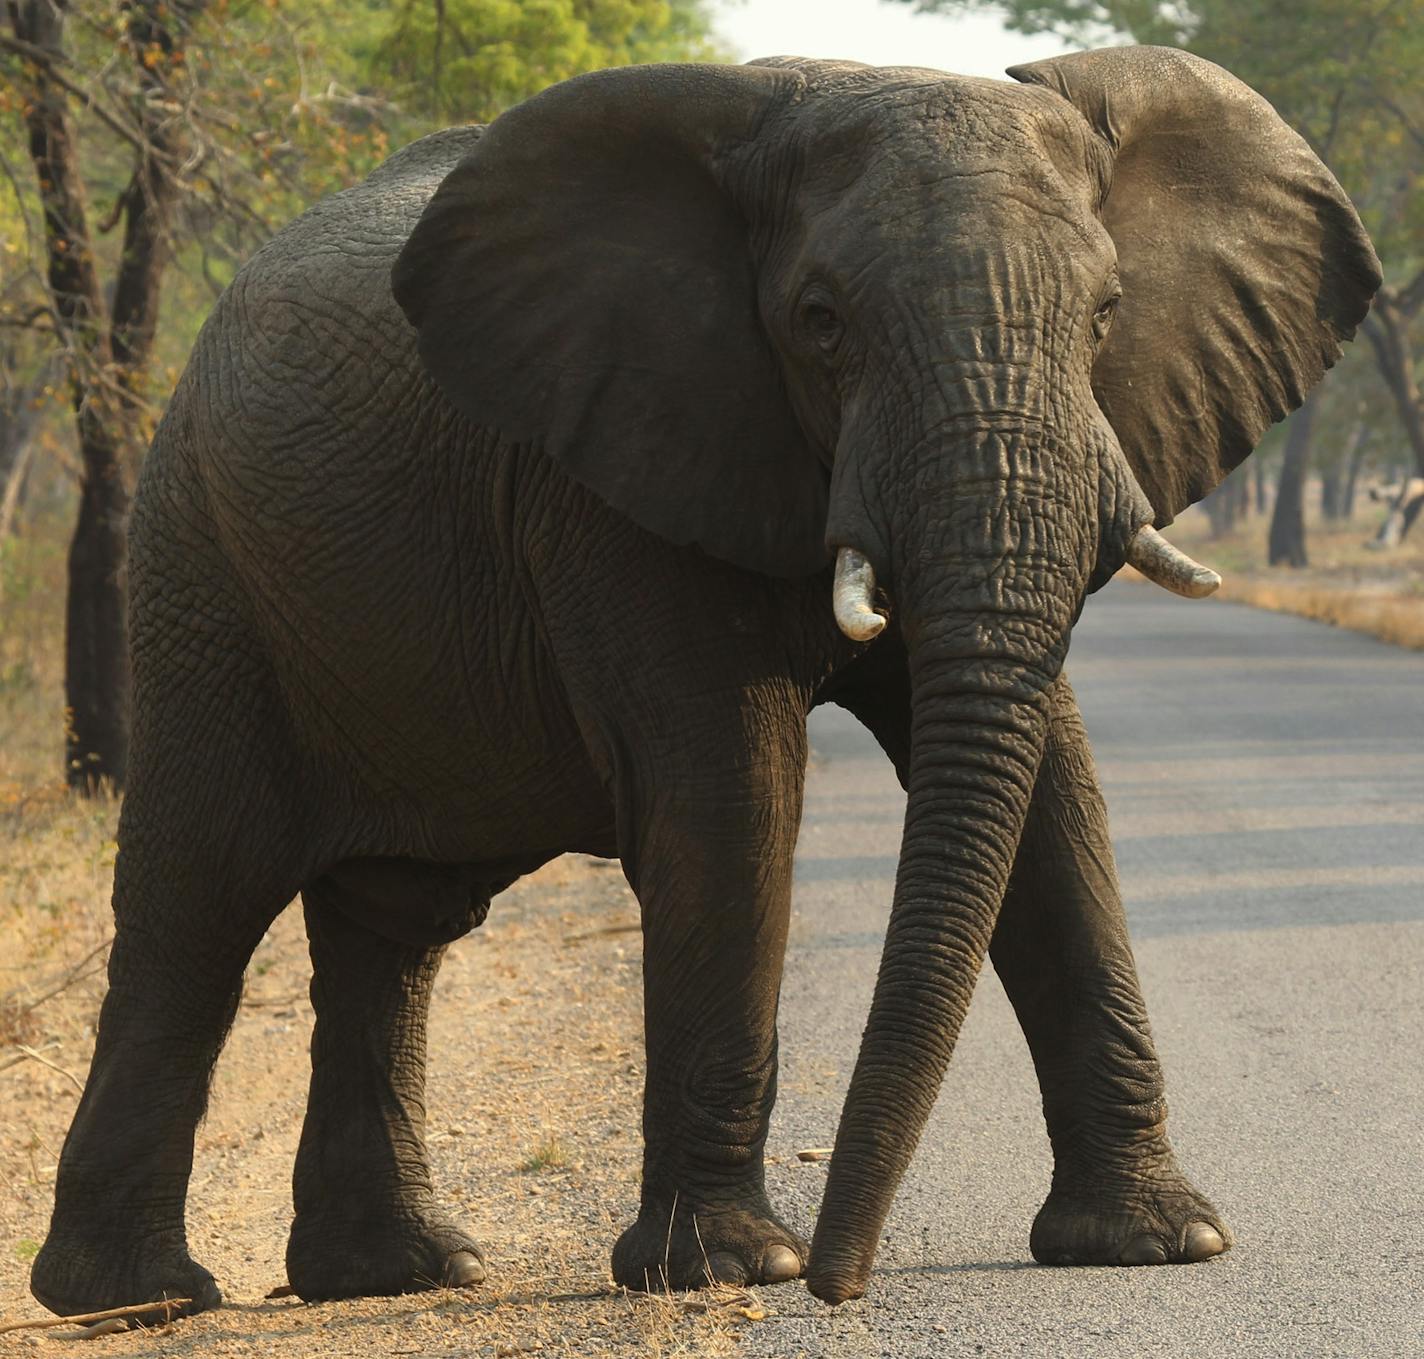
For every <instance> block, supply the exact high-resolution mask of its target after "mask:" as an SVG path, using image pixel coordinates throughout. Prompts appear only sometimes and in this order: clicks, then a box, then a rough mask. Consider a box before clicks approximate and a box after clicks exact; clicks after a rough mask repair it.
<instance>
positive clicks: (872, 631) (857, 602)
mask: <svg viewBox="0 0 1424 1359" xmlns="http://www.w3.org/2000/svg"><path fill="white" fill-rule="evenodd" d="M874 597H875V568H874V567H873V566H871V564H870V563H869V562H868V561H867V560H866V559H865V557H864V556H862V555H861V554H860V553H859V552H857V551H856V550H855V548H853V547H843V548H841V550H840V551H839V552H837V553H836V584H835V590H834V593H833V596H832V598H833V599H834V601H835V610H836V622H837V623H838V624H839V625H840V629H841V631H842V632H843V633H845V635H846V636H847V637H849V638H850V639H851V641H852V642H868V641H870V639H871V638H872V637H878V636H879V635H880V632H881V629H883V628H884V626H885V615H884V614H883V613H876V611H875V610H874V608H872V607H871V602H870V601H871V600H872V599H873V598H874Z"/></svg>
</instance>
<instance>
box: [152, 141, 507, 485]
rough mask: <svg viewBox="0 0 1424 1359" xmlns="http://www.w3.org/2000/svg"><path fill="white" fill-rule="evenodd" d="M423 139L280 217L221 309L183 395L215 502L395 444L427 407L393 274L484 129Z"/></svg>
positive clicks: (429, 400) (427, 387)
mask: <svg viewBox="0 0 1424 1359" xmlns="http://www.w3.org/2000/svg"><path fill="white" fill-rule="evenodd" d="M480 132H481V129H480V128H478V127H468V128H454V129H450V130H447V131H445V132H440V133H436V134H434V135H433V136H430V137H425V138H422V139H421V140H420V141H418V142H415V143H413V144H412V145H411V146H408V147H406V148H404V149H403V150H402V151H399V152H397V153H396V155H394V156H392V157H391V158H390V160H388V161H386V162H385V164H383V165H382V166H380V167H379V168H378V169H377V170H375V171H374V172H373V173H372V174H371V175H370V176H369V177H368V178H367V179H366V180H365V181H363V182H362V183H361V184H359V185H356V186H355V187H354V188H351V189H348V190H345V191H343V192H341V193H337V194H333V195H331V196H330V197H329V198H326V199H323V200H322V201H321V202H320V203H318V204H316V205H315V206H314V207H312V208H311V209H309V210H308V211H307V212H305V213H303V214H302V215H301V216H300V217H298V218H297V219H296V220H295V221H293V222H292V223H290V224H289V225H288V226H286V227H285V228H283V229H282V230H281V231H280V232H278V233H277V235H276V236H274V237H273V238H272V240H271V241H270V242H268V244H267V245H266V246H264V247H263V248H262V249H261V250H259V251H258V252H257V253H256V254H255V255H254V256H253V257H252V259H251V260H249V261H248V262H247V264H246V265H244V266H243V268H242V269H241V270H240V271H239V273H238V275H237V277H236V278H235V279H234V280H233V282H232V285H231V286H230V287H229V288H228V289H227V291H226V292H225V293H224V294H223V296H222V297H221V298H220V299H219V301H218V303H217V304H216V306H215V307H214V309H213V313H212V315H211V316H210V317H209V319H208V322H207V324H206V325H205V326H204V328H203V332H202V334H201V335H200V336H199V339H198V343H197V345H196V346H195V348H194V351H193V356H192V358H191V359H190V361H189V368H188V372H187V373H186V374H185V376H184V381H183V383H182V384H180V390H179V391H178V393H176V394H175V401H176V402H178V403H180V404H181V405H182V407H183V411H182V414H183V417H184V423H185V425H186V427H187V429H188V430H189V432H190V436H191V437H190V438H189V439H188V440H187V441H186V442H187V443H188V444H189V447H190V448H191V450H193V452H194V454H195V456H196V458H197V459H198V463H199V466H198V468H197V470H198V472H199V475H200V476H201V477H202V479H203V480H204V482H213V483H216V484H215V485H214V486H213V489H214V490H215V491H217V492H219V494H218V496H217V499H218V500H219V501H221V500H223V499H227V498H228V497H229V496H231V495H236V496H237V498H238V500H241V499H242V498H243V496H242V492H243V490H244V488H253V489H254V490H255V491H257V492H258V493H259V494H262V495H264V496H266V495H267V494H268V493H269V492H274V491H277V490H281V489H283V485H284V483H285V489H286V491H288V492H297V493H299V492H300V489H301V488H300V486H299V485H296V484H293V483H292V482H291V478H297V479H298V480H300V479H301V478H302V477H303V475H304V474H308V473H312V472H314V471H316V470H318V469H321V470H322V475H323V476H325V475H327V474H329V473H330V472H332V471H334V470H339V468H334V467H333V460H336V462H337V463H339V464H341V465H348V464H349V465H351V466H353V467H354V466H356V465H359V464H360V463H361V462H362V461H363V459H364V458H366V457H367V456H370V455H376V454H378V453H380V452H381V451H382V450H383V449H384V450H385V451H386V452H387V453H388V452H389V449H390V432H391V431H392V430H393V429H402V430H405V431H407V432H408V431H409V430H410V428H411V423H412V421H415V420H418V419H422V418H429V417H428V412H429V408H430V407H431V405H432V404H438V403H434V401H433V387H432V386H431V384H430V382H429V379H428V378H427V377H426V375H425V373H424V370H423V368H422V367H421V364H420V360H419V356H418V353H417V351H416V345H415V334H414V332H413V331H412V329H411V327H410V325H409V323H408V322H407V321H406V319H405V317H404V315H403V314H402V313H401V310H400V308H399V307H398V306H397V304H396V302H395V299H394V297H393V296H392V295H391V286H390V272H391V266H392V265H393V264H394V262H395V259H396V256H397V255H398V254H399V252H400V249H401V246H402V245H403V244H404V243H405V240H406V238H407V237H408V236H409V235H410V232H411V231H412V229H413V228H414V226H415V223H416V222H417V220H418V219H419V217H420V214H421V212H422V211H423V210H424V207H425V204H426V203H427V202H428V201H429V199H430V196H431V195H432V194H433V193H434V192H435V190H436V188H437V187H438V186H439V184H440V182H441V180H442V179H443V178H444V177H445V175H446V174H447V173H448V172H449V171H450V169H451V168H453V166H454V165H455V163H456V162H457V161H458V160H459V159H460V158H461V157H462V156H464V155H465V154H467V153H468V152H469V151H470V150H471V149H473V147H474V145H475V143H476V141H477V140H478V138H479V135H480Z"/></svg>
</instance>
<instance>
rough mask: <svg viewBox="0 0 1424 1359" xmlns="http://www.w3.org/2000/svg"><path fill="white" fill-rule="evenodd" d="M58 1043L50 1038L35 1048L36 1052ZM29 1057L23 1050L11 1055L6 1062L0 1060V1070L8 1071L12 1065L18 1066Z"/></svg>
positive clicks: (45, 1050)
mask: <svg viewBox="0 0 1424 1359" xmlns="http://www.w3.org/2000/svg"><path fill="white" fill-rule="evenodd" d="M58 1046H59V1044H58V1043H57V1042H55V1041H54V1040H53V1039H51V1040H50V1041H49V1042H48V1043H46V1044H45V1045H44V1047H42V1048H37V1049H35V1050H36V1051H37V1052H48V1051H49V1050H50V1049H51V1048H57V1047H58ZM29 1060H30V1058H29V1057H28V1056H26V1055H25V1054H24V1053H23V1052H22V1053H20V1054H19V1055H18V1056H17V1057H11V1058H10V1060H9V1061H8V1062H0V1071H8V1070H9V1069H10V1068H11V1067H12V1066H19V1065H20V1063H21V1062H28V1061H29Z"/></svg>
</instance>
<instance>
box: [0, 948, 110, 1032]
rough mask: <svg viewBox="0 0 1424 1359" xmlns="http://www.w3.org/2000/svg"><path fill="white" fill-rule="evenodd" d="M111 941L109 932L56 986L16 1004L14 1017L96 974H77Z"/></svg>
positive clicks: (28, 1011) (33, 1008)
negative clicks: (34, 997)
mask: <svg viewBox="0 0 1424 1359" xmlns="http://www.w3.org/2000/svg"><path fill="white" fill-rule="evenodd" d="M113 942H114V936H113V935H112V934H111V935H110V936H109V937H108V938H107V939H105V940H104V942H103V943H102V944H96V945H95V946H94V947H93V948H91V949H90V950H89V952H88V953H86V954H85V955H84V956H83V957H82V958H81V959H80V960H79V961H78V962H77V963H75V964H74V966H73V967H71V968H70V969H69V971H68V972H67V973H66V974H65V977H64V980H63V981H61V982H60V983H59V985H58V986H55V987H53V988H52V989H50V990H48V991H46V992H45V993H44V995H42V996H39V997H37V998H36V999H35V1000H27V1001H26V1002H25V1003H24V1004H23V1005H19V1004H17V1005H16V1011H15V1014H16V1018H23V1017H24V1016H25V1015H27V1014H31V1013H33V1012H34V1011H35V1010H38V1009H39V1007H40V1006H41V1005H43V1004H44V1003H45V1001H47V1000H53V999H54V998H55V997H56V996H57V995H59V993H60V992H61V991H66V990H68V989H69V987H71V986H73V985H74V983H75V982H77V981H84V980H86V979H87V978H88V977H91V976H94V975H96V973H94V972H88V973H85V974H84V976H83V977H81V976H80V975H79V974H80V972H82V971H83V970H84V968H86V967H88V966H89V964H90V963H92V962H93V961H94V959H95V958H97V957H98V956H99V955H100V954H101V953H102V952H103V951H104V950H105V949H106V948H108V947H109V945H110V944H112V943H113ZM100 970H102V969H100ZM7 999H8V998H7Z"/></svg>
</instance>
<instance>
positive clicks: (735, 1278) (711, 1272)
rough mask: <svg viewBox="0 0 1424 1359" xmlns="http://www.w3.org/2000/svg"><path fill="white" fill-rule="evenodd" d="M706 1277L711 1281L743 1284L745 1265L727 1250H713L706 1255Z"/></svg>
mask: <svg viewBox="0 0 1424 1359" xmlns="http://www.w3.org/2000/svg"><path fill="white" fill-rule="evenodd" d="M707 1277H708V1279H709V1280H710V1281H711V1282H712V1283H724V1284H744V1283H746V1281H747V1267H746V1265H744V1264H743V1263H742V1261H741V1259H740V1258H739V1257H738V1256H736V1255H733V1254H732V1252H731V1251H729V1250H715V1251H713V1252H712V1254H711V1255H709V1256H708V1257H707Z"/></svg>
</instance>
